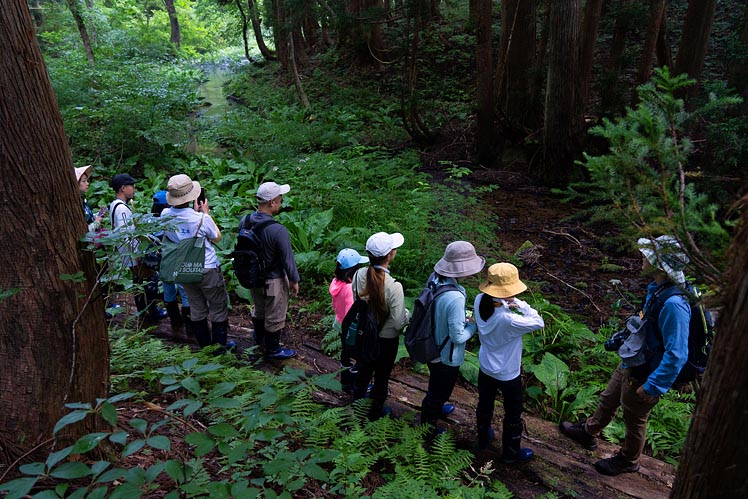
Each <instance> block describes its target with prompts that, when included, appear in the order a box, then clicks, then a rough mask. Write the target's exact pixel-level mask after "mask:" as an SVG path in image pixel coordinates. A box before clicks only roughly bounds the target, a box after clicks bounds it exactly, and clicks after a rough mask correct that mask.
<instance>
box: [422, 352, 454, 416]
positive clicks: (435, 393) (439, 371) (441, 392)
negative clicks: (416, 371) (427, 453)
mask: <svg viewBox="0 0 748 499" xmlns="http://www.w3.org/2000/svg"><path fill="white" fill-rule="evenodd" d="M428 368H429V389H428V391H427V392H426V396H425V397H424V398H423V402H421V424H431V425H434V426H436V420H437V419H439V416H440V415H441V413H442V406H443V405H444V404H445V403H446V402H447V400H449V397H450V396H451V395H452V390H453V389H454V387H455V383H456V382H457V376H458V375H459V374H460V368H459V367H458V366H448V365H446V364H444V363H442V362H429V363H428Z"/></svg>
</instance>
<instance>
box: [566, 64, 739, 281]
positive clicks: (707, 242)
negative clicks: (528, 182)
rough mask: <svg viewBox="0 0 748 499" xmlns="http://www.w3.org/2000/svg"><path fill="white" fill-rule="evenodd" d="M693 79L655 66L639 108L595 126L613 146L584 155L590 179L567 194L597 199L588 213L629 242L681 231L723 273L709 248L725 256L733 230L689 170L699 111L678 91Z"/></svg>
mask: <svg viewBox="0 0 748 499" xmlns="http://www.w3.org/2000/svg"><path fill="white" fill-rule="evenodd" d="M692 83H693V81H692V80H689V79H688V78H687V76H686V75H678V76H671V75H670V72H669V70H668V69H667V68H662V69H658V70H656V72H655V76H654V78H653V81H652V82H651V83H647V84H645V85H642V86H640V87H639V88H638V94H639V99H640V103H639V104H638V105H637V107H636V108H635V109H628V110H627V112H626V115H625V116H623V117H622V118H619V119H617V120H615V121H611V120H608V119H604V120H603V123H602V125H598V126H596V127H594V128H592V129H591V130H590V133H591V134H593V135H597V136H599V137H602V138H604V139H606V140H607V142H608V143H609V146H610V151H609V152H608V153H607V154H603V155H599V156H592V155H589V154H585V156H584V157H585V159H584V161H583V162H582V163H581V164H582V165H583V166H584V167H585V168H586V169H587V171H588V173H589V177H590V180H589V181H587V182H581V183H576V184H572V185H570V187H569V188H568V190H567V191H566V194H567V199H578V200H581V201H583V202H584V203H587V204H591V205H593V208H590V209H589V210H587V211H586V212H585V214H586V215H589V216H590V219H591V221H593V222H607V223H612V224H613V225H614V226H616V227H618V228H619V229H620V230H621V233H622V236H623V237H625V239H626V240H627V241H632V240H635V239H636V238H637V237H640V236H641V237H644V236H651V235H655V236H656V235H660V234H674V235H676V236H677V237H678V238H679V240H681V241H683V242H684V243H688V244H684V247H685V249H686V250H687V252H688V253H689V255H690V256H691V260H692V261H693V262H695V263H697V265H698V266H699V270H700V271H701V272H702V273H704V274H706V275H707V277H711V279H712V280H718V275H715V274H719V271H718V270H717V268H719V266H720V265H719V264H718V265H714V264H712V263H711V262H710V261H709V259H708V258H707V257H706V256H705V255H704V254H703V251H705V250H711V251H712V252H713V253H714V254H716V255H719V254H720V253H721V252H722V251H723V250H724V249H725V248H726V245H727V243H728V240H729V237H728V233H727V231H726V230H725V229H724V227H723V226H722V225H721V224H720V223H719V222H718V221H717V205H716V204H714V203H712V202H710V200H709V199H708V198H707V197H706V196H705V195H704V194H701V193H699V192H698V191H697V190H696V187H695V185H694V183H693V182H691V181H690V180H689V177H688V176H687V173H688V168H689V166H691V165H689V157H690V156H691V153H692V151H693V143H692V141H691V139H690V137H689V135H688V133H689V130H688V124H689V120H692V118H693V116H694V115H693V114H692V113H689V112H688V111H686V110H685V107H684V103H683V100H682V99H679V98H677V97H676V94H677V92H678V91H679V90H682V89H683V88H684V87H686V86H688V85H691V84H692ZM730 103H733V101H725V100H723V101H721V102H720V103H717V102H714V103H712V104H711V105H712V106H714V107H719V106H725V105H728V104H730ZM691 168H693V166H691ZM601 206H603V207H605V209H600V207H601ZM702 248H703V249H702Z"/></svg>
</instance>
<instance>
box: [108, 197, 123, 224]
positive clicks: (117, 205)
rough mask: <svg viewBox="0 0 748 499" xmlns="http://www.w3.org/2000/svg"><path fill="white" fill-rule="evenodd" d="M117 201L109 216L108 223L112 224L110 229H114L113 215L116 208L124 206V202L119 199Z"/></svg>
mask: <svg viewBox="0 0 748 499" xmlns="http://www.w3.org/2000/svg"><path fill="white" fill-rule="evenodd" d="M117 201H119V203H114V208H112V213H111V214H110V222H112V229H114V220H115V219H114V215H115V214H116V213H117V208H119V207H120V206H122V205H123V204H125V202H124V201H122V200H121V199H117Z"/></svg>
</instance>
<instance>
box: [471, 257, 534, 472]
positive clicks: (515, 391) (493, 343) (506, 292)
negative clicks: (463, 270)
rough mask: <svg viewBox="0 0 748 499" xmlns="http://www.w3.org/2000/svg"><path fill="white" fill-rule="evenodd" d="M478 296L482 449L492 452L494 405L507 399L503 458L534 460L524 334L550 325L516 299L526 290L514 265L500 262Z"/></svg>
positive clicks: (478, 414)
mask: <svg viewBox="0 0 748 499" xmlns="http://www.w3.org/2000/svg"><path fill="white" fill-rule="evenodd" d="M479 288H480V290H481V291H482V292H483V293H481V294H479V295H478V296H476V297H475V310H476V311H477V317H476V322H477V324H478V333H479V335H478V337H479V338H480V344H481V345H480V351H479V352H478V361H479V362H480V371H479V372H478V407H477V409H476V410H475V419H476V424H477V427H478V428H477V429H478V448H479V449H487V448H488V446H489V444H490V441H491V439H492V433H493V429H492V428H491V421H492V420H493V410H494V403H495V402H496V395H497V394H498V392H499V391H501V395H502V398H503V399H504V424H503V428H502V438H501V440H502V444H501V460H502V461H503V462H504V463H505V464H514V463H522V462H526V461H529V460H530V459H532V457H533V456H534V455H535V454H534V452H533V451H532V450H530V449H526V448H522V447H521V446H520V443H521V441H522V377H521V371H522V336H523V335H525V334H527V333H531V332H532V331H536V330H538V329H541V328H543V327H545V323H544V321H543V318H542V317H540V314H538V311H537V310H535V309H534V308H532V307H531V306H530V305H528V304H527V303H526V302H524V301H522V300H520V299H519V298H517V297H516V296H517V295H518V294H520V293H522V292H523V291H525V290H526V289H527V286H526V285H525V283H524V282H522V281H520V279H519V271H518V270H517V267H515V266H514V265H512V264H511V263H506V262H504V263H495V264H493V265H491V266H490V267H489V268H488V278H487V279H486V281H485V282H484V283H483V284H481V285H480V286H479Z"/></svg>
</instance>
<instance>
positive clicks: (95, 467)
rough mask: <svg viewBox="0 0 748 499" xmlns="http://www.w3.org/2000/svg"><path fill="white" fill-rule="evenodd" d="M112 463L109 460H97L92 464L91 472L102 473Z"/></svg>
mask: <svg viewBox="0 0 748 499" xmlns="http://www.w3.org/2000/svg"><path fill="white" fill-rule="evenodd" d="M111 464H112V463H110V462H109V461H96V462H95V463H93V464H92V465H91V472H92V473H93V474H94V476H96V475H100V474H101V473H102V472H103V471H104V470H105V469H107V468H108V467H109V466H111Z"/></svg>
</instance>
